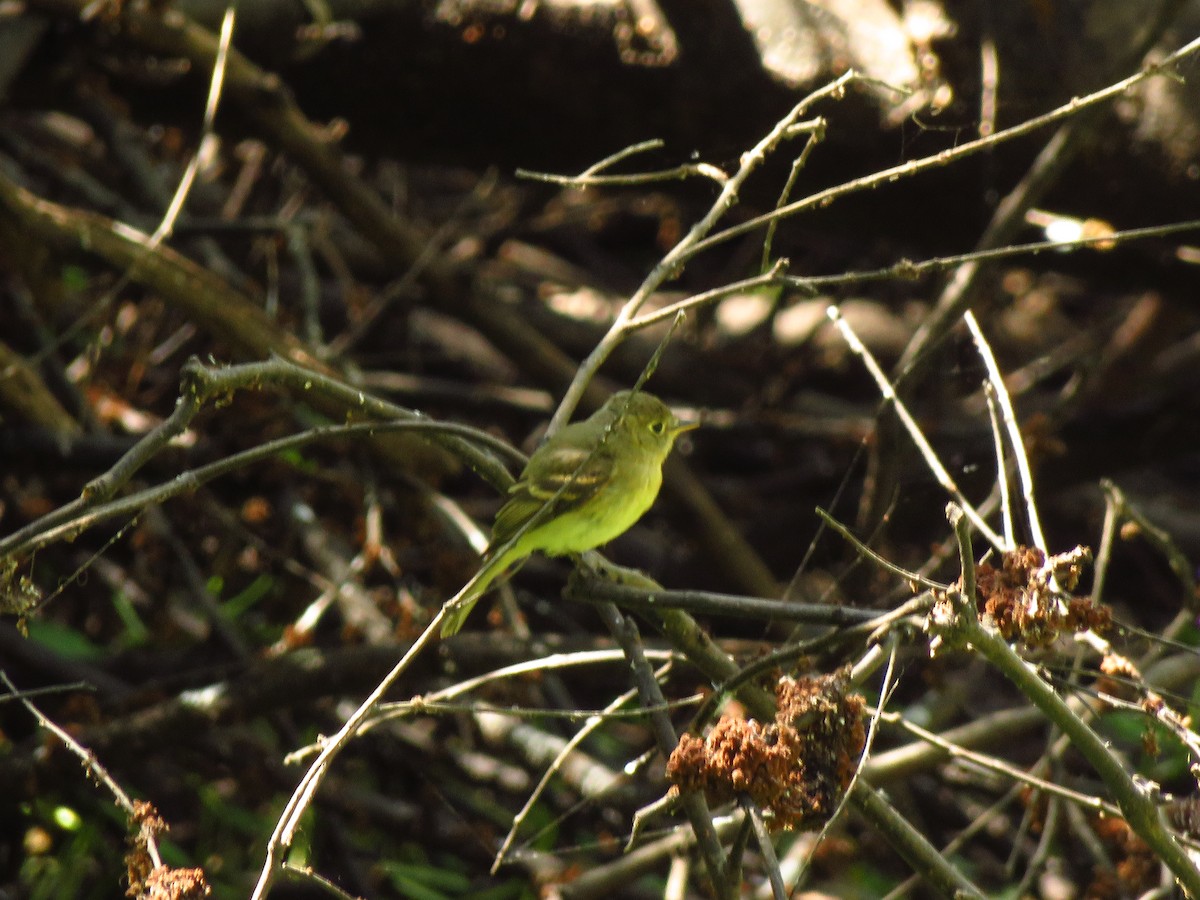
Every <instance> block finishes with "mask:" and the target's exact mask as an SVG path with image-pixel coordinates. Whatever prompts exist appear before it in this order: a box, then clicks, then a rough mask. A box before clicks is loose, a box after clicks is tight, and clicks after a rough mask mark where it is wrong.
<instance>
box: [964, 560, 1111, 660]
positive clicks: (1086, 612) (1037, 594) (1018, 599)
mask: <svg viewBox="0 0 1200 900" xmlns="http://www.w3.org/2000/svg"><path fill="white" fill-rule="evenodd" d="M1086 558H1087V552H1086V551H1084V550H1076V551H1073V552H1072V553H1064V554H1060V555H1058V556H1053V557H1051V558H1050V559H1049V561H1047V559H1046V557H1045V554H1043V553H1042V551H1041V550H1038V549H1036V548H1034V547H1018V548H1017V549H1016V550H1012V551H1009V552H1007V553H1005V554H1004V556H1003V558H1002V560H1001V563H1000V568H996V567H994V566H991V565H988V564H987V563H984V564H982V565H980V566H979V567H978V569H976V572H975V583H976V587H977V590H978V593H979V597H980V601H981V603H982V605H983V610H984V612H986V613H987V614H988V616H990V617H991V619H992V621H993V622H995V625H996V628H997V630H998V631H999V632H1000V634H1001V635H1002V636H1003V637H1004V639H1005V640H1007V641H1016V640H1019V641H1021V643H1023V644H1025V645H1026V646H1027V647H1045V646H1047V645H1049V644H1051V643H1053V642H1054V641H1055V640H1057V639H1058V637H1059V635H1060V634H1062V633H1063V632H1067V631H1083V630H1087V629H1091V630H1093V631H1096V632H1098V633H1103V632H1105V631H1107V630H1108V629H1109V627H1111V625H1112V613H1111V612H1110V611H1109V609H1108V608H1107V607H1102V606H1096V605H1095V604H1094V603H1092V601H1091V600H1090V599H1088V598H1086V597H1067V598H1065V599H1064V598H1063V597H1062V594H1061V591H1060V590H1056V589H1055V587H1054V582H1055V581H1057V583H1058V587H1059V588H1060V589H1062V590H1071V589H1072V588H1074V587H1075V585H1076V584H1077V583H1078V581H1079V575H1080V572H1081V570H1082V564H1083V562H1084V561H1085V560H1086Z"/></svg>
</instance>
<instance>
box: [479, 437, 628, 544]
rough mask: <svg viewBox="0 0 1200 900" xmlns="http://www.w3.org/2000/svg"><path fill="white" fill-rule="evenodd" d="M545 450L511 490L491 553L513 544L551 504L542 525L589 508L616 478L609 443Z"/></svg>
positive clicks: (495, 529)
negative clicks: (532, 474)
mask: <svg viewBox="0 0 1200 900" xmlns="http://www.w3.org/2000/svg"><path fill="white" fill-rule="evenodd" d="M544 449H545V450H547V451H549V452H548V453H547V454H546V455H543V456H541V457H539V456H538V455H537V454H536V453H535V454H534V458H533V459H531V460H530V463H529V465H528V466H526V469H525V472H523V473H522V474H521V478H520V479H519V480H518V481H517V483H516V484H514V485H513V486H512V487H511V488H509V489H508V493H509V497H508V500H507V502H505V504H504V505H503V506H502V507H500V511H499V512H498V513H496V521H495V523H494V524H493V525H492V541H491V548H490V551H495V550H496V549H497V548H499V547H500V546H501V545H503V544H505V543H506V542H507V541H509V540H510V539H511V538H512V537H513V535H515V534H516V533H517V532H518V531H520V530H521V528H522V527H523V526H524V525H525V523H526V522H528V521H529V520H530V519H532V518H533V517H534V516H535V515H537V514H538V511H539V510H541V509H542V508H543V507H545V506H546V505H547V504H549V506H550V508H549V509H548V510H547V511H546V513H545V515H546V518H545V519H543V520H542V521H547V520H548V519H549V518H551V517H553V516H556V515H559V513H560V512H561V511H562V510H564V509H572V508H576V507H580V506H583V505H585V504H586V503H587V502H588V501H589V500H591V499H592V497H594V496H595V495H596V493H597V492H598V491H599V490H600V488H602V487H603V486H604V485H605V484H607V483H608V481H609V479H610V478H611V476H612V466H613V463H612V454H611V451H610V450H609V447H608V444H607V443H602V444H601V445H600V446H599V447H597V446H595V445H592V446H574V445H571V444H566V445H558V446H555V447H552V448H550V447H548V448H544ZM540 452H541V451H539V453H540ZM530 469H536V470H537V475H536V477H533V478H531V477H530V476H529V471H530ZM560 491H561V493H560ZM535 527H536V526H535Z"/></svg>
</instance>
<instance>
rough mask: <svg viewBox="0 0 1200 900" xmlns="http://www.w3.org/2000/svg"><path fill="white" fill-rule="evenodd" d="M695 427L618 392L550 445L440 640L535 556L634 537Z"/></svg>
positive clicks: (503, 512)
mask: <svg viewBox="0 0 1200 900" xmlns="http://www.w3.org/2000/svg"><path fill="white" fill-rule="evenodd" d="M697 424H698V423H695V422H681V421H680V420H679V419H678V418H676V417H675V414H674V413H672V412H671V410H670V408H669V407H668V406H667V405H666V404H665V403H663V402H662V401H661V400H659V399H658V398H657V397H655V396H654V395H652V394H648V393H646V392H645V391H637V392H633V391H619V392H617V393H615V394H613V395H612V396H611V397H609V398H608V402H607V403H605V404H604V406H602V407H601V408H600V409H599V410H597V411H596V412H595V413H594V414H592V415H591V416H590V417H589V418H587V419H584V420H583V421H582V422H575V423H573V424H571V425H568V426H566V427H565V428H563V429H562V431H560V432H558V434H556V435H554V436H553V437H552V438H550V439H549V440H548V441H546V443H544V444H543V445H542V446H541V447H539V448H538V449H537V450H536V451H535V452H534V454H533V456H531V457H530V458H529V462H528V463H527V464H526V466H525V469H524V470H523V471H522V472H521V477H520V478H518V479H517V481H516V483H515V484H514V485H513V486H512V487H511V488H509V489H508V495H509V496H508V501H507V502H506V503H505V504H504V505H503V506H502V507H500V511H499V512H497V513H496V521H495V523H494V524H493V525H492V539H491V542H490V543H489V545H488V549H487V552H486V553H484V555H483V566H482V568H480V570H479V571H478V572H477V573H476V574H475V577H473V578H472V579H471V580H470V581H468V582H467V583H466V585H465V586H464V587H463V589H462V590H461V591H459V592H458V593H457V594H456V595H455V596H454V597H452V598H451V599H450V600H449V601H447V603H446V613H445V621H444V622H443V623H442V637H449V636H450V635H452V634H455V633H457V632H458V630H459V629H460V628H462V626H463V622H465V621H466V618H467V615H468V614H469V613H470V612H471V607H473V606H474V605H475V603H476V601H478V600H479V598H480V597H482V596H483V594H484V592H485V591H486V590H487V589H488V586H489V585H490V584H491V583H492V581H493V580H495V579H496V577H498V576H499V575H500V574H502V573H503V572H504V571H506V570H507V569H508V568H509V567H510V566H512V565H513V564H514V563H516V562H519V561H520V560H523V559H524V558H525V557H527V556H529V554H531V553H533V552H534V551H536V550H540V551H541V552H542V553H545V554H547V555H549V556H565V555H568V554H572V553H583V552H584V551H585V550H591V549H592V548H594V547H599V546H600V545H601V544H607V543H608V542H609V541H611V540H612V539H613V538H615V537H617V536H618V535H620V534H623V533H624V532H625V531H626V530H628V529H629V528H630V526H632V525H633V523H634V522H636V521H637V520H638V519H640V518H641V517H642V514H643V513H644V512H646V510H648V509H649V508H650V506H651V504H653V503H654V499H655V498H656V497H657V496H658V489H659V488H660V487H661V486H662V466H663V462H664V461H665V460H666V458H667V454H669V453H670V452H671V448H672V447H673V446H674V445H675V439H676V438H677V437H679V435H680V434H682V433H683V432H685V431H689V430H691V429H692V428H695V427H696V426H697Z"/></svg>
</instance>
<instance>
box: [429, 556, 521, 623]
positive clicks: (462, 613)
mask: <svg viewBox="0 0 1200 900" xmlns="http://www.w3.org/2000/svg"><path fill="white" fill-rule="evenodd" d="M513 557H514V554H513V552H512V551H511V550H510V551H509V552H508V553H502V554H501V555H500V556H498V557H493V558H492V559H489V560H485V561H484V564H483V565H482V566H481V567H480V569H479V571H478V572H476V573H475V574H474V576H472V578H471V580H470V581H468V582H467V583H466V584H464V585H463V586H462V589H461V590H460V591H459V592H458V593H457V594H455V595H454V596H453V597H451V598H450V599H449V600H447V601H446V606H445V610H446V612H445V615H444V616H443V618H442V637H444V638H448V637H450V636H451V635H452V634H458V632H459V629H461V628H462V627H463V623H464V622H466V621H467V616H469V615H470V614H471V610H472V609H473V608H474V607H475V604H476V603H478V602H479V598H480V597H482V596H483V595H484V594H485V593H487V589H488V588H489V587H490V586H491V584H492V582H493V581H495V579H496V576H497V575H499V574H500V573H502V572H503V571H504V570H505V569H507V568H508V566H509V563H511V562H512V560H513Z"/></svg>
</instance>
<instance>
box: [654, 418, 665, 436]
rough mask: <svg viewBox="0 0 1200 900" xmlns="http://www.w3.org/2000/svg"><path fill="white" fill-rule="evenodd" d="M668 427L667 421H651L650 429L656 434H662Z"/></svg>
mask: <svg viewBox="0 0 1200 900" xmlns="http://www.w3.org/2000/svg"><path fill="white" fill-rule="evenodd" d="M666 429H667V423H666V422H663V421H662V420H659V421H657V422H651V423H650V430H651V431H652V432H654V433H655V434H662V433H663V432H664V431H666Z"/></svg>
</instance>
